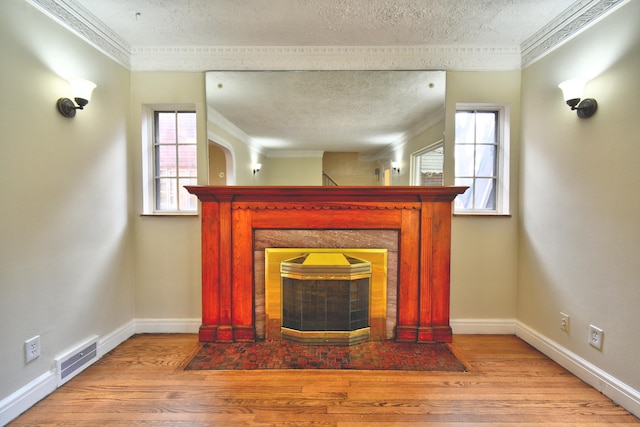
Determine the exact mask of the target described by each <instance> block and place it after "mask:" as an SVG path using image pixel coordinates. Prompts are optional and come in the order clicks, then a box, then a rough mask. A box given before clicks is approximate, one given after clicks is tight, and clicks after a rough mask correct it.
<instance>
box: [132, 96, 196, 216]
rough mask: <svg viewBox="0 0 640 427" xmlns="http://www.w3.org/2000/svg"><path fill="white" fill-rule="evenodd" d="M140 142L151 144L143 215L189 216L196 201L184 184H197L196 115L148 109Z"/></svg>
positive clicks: (194, 207)
mask: <svg viewBox="0 0 640 427" xmlns="http://www.w3.org/2000/svg"><path fill="white" fill-rule="evenodd" d="M147 120H148V121H150V122H151V123H147V126H146V128H147V130H148V131H150V132H149V133H150V135H151V137H150V138H149V137H148V135H147V137H146V138H145V136H144V135H143V139H144V140H146V141H150V144H149V146H150V147H149V148H150V149H149V150H146V151H147V153H146V154H147V155H146V156H145V158H146V159H147V161H148V163H149V164H147V165H145V169H146V175H147V176H148V180H147V182H146V185H145V191H144V192H145V213H146V214H182V213H188V214H192V213H195V212H196V211H197V208H198V203H197V198H196V197H195V196H194V195H192V194H189V192H188V191H187V190H185V188H184V186H185V185H196V184H197V175H198V169H197V155H196V154H197V150H196V148H197V131H196V130H197V128H196V113H195V111H188V110H180V109H174V110H168V109H162V110H150V111H149V114H148V115H147Z"/></svg>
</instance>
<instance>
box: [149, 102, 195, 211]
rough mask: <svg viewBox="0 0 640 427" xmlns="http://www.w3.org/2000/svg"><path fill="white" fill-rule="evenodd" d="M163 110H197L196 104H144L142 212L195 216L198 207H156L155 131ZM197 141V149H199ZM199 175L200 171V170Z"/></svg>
mask: <svg viewBox="0 0 640 427" xmlns="http://www.w3.org/2000/svg"><path fill="white" fill-rule="evenodd" d="M163 111H179V112H185V111H193V112H195V113H196V121H197V120H198V118H197V111H196V106H195V104H148V105H143V106H142V117H141V119H142V214H143V215H154V216H194V215H198V208H197V207H196V208H195V209H192V210H188V209H182V210H160V209H157V208H156V206H157V205H156V189H155V181H156V180H155V167H154V165H155V163H154V160H155V159H154V156H155V154H154V133H155V114H156V112H163ZM197 145H198V144H197V143H196V150H198V147H197ZM198 175H199V172H198Z"/></svg>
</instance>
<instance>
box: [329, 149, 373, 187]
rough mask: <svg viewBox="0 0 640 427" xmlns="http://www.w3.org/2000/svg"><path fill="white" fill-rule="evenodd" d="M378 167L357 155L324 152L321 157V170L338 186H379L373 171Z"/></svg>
mask: <svg viewBox="0 0 640 427" xmlns="http://www.w3.org/2000/svg"><path fill="white" fill-rule="evenodd" d="M376 168H380V165H379V163H378V162H377V161H375V160H367V159H363V158H362V157H361V156H360V154H359V153H336V152H325V153H324V156H323V157H322V169H323V170H324V171H326V172H327V173H328V174H329V176H330V177H331V178H333V179H334V180H335V181H336V182H337V183H338V185H381V184H382V182H381V177H382V172H380V179H376V175H375V170H376Z"/></svg>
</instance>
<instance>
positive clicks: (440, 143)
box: [409, 139, 444, 186]
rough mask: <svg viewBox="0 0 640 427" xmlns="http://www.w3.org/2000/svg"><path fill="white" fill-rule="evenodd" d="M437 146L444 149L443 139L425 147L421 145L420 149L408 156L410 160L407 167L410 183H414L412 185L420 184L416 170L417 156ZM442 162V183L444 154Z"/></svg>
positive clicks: (433, 149)
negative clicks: (409, 165) (409, 164)
mask: <svg viewBox="0 0 640 427" xmlns="http://www.w3.org/2000/svg"><path fill="white" fill-rule="evenodd" d="M438 148H442V149H443V150H444V139H441V140H440V141H438V142H434V143H433V144H430V145H427V146H426V147H423V148H421V149H419V150H418V151H415V152H413V153H411V156H410V161H411V167H410V168H409V173H410V177H411V179H410V184H411V185H414V186H420V180H419V179H418V171H417V161H418V158H419V157H421V156H422V155H423V154H427V153H429V152H431V151H435V150H437V149H438ZM442 158H443V162H442V183H443V184H444V155H443V157H442Z"/></svg>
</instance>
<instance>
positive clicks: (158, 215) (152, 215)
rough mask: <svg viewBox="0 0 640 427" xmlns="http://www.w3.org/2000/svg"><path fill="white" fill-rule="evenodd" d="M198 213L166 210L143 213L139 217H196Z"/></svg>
mask: <svg viewBox="0 0 640 427" xmlns="http://www.w3.org/2000/svg"><path fill="white" fill-rule="evenodd" d="M199 215H200V214H199V213H198V212H185V213H178V212H167V213H159V212H156V213H143V214H140V216H141V217H176V218H178V217H186V218H192V217H198V216H199Z"/></svg>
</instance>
